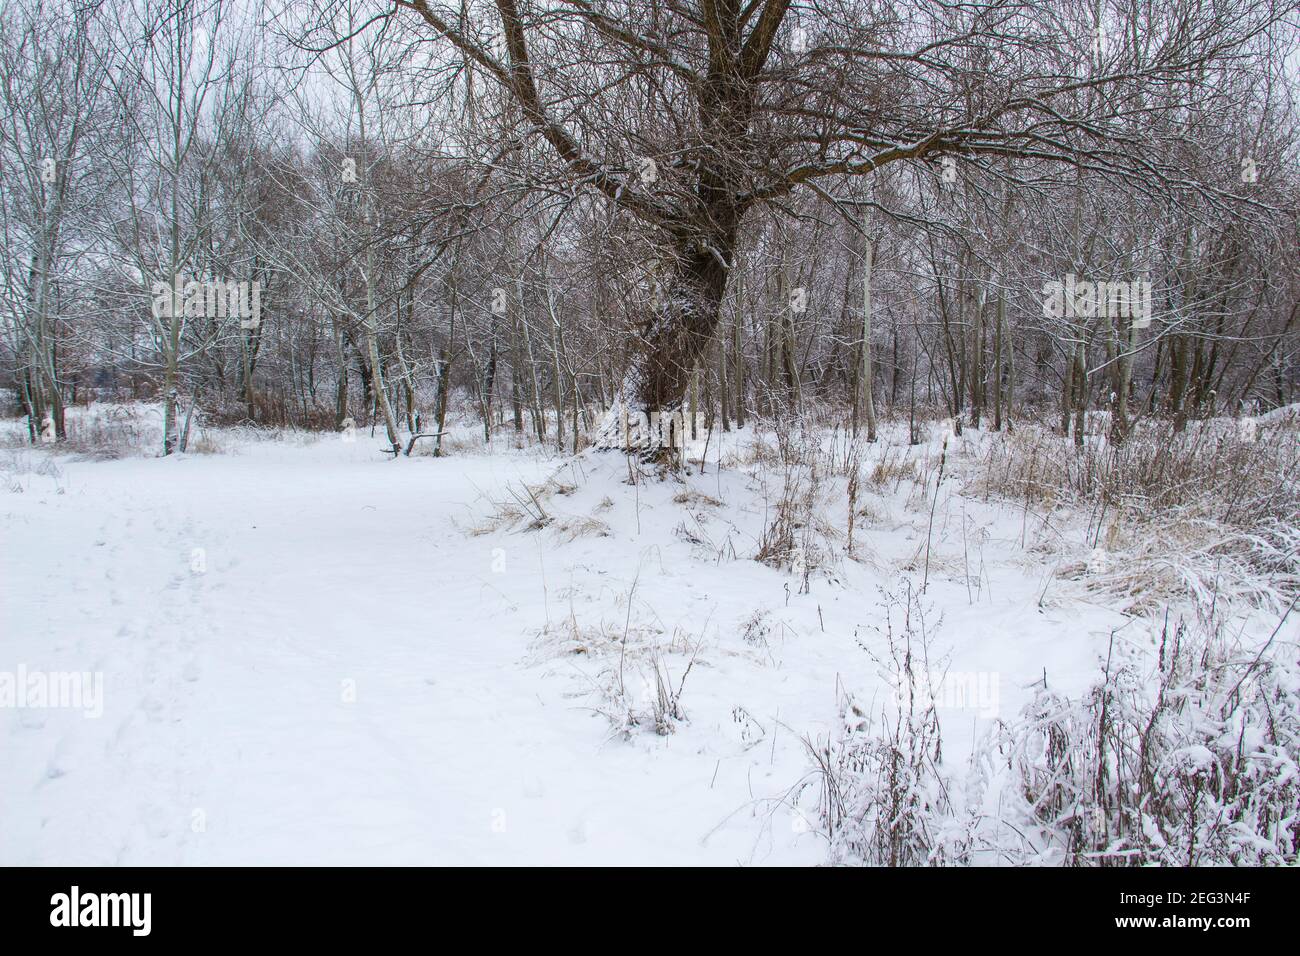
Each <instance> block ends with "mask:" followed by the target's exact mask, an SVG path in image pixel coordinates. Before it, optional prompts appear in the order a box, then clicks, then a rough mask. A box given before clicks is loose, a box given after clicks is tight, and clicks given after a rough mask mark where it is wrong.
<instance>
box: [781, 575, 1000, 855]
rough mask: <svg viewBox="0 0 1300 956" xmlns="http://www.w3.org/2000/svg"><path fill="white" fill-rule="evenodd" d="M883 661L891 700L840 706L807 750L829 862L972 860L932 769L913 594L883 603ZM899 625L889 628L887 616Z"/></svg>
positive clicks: (967, 823)
mask: <svg viewBox="0 0 1300 956" xmlns="http://www.w3.org/2000/svg"><path fill="white" fill-rule="evenodd" d="M884 610H885V615H884V619H885V624H884V628H883V629H882V630H883V634H884V636H885V638H886V646H887V648H888V651H887V658H886V659H884V660H881V661H879V663H880V665H881V666H882V669H883V670H884V671H885V674H886V676H887V678H888V680H889V683H890V684H891V686H893V687H894V688H895V690H896V693H895V695H894V698H893V699H892V700H891V701H888V702H885V703H883V704H881V705H880V706H879V707H878V708H875V709H872V708H869V707H867V706H864V705H862V704H861V703H859V702H858V701H857V700H855V699H854V698H853V697H852V695H846V696H845V697H844V698H842V701H841V713H840V717H841V727H840V730H839V732H838V734H836V735H835V736H834V737H833V738H832V739H829V740H820V741H816V742H814V741H811V740H805V745H806V746H807V748H808V751H809V753H810V754H811V757H812V760H813V763H814V779H815V780H816V781H817V783H818V786H819V788H820V794H819V801H818V816H819V819H820V822H821V825H822V828H823V830H824V832H825V834H826V836H827V837H828V839H829V842H830V846H831V859H832V861H834V862H837V863H856V864H865V865H869V866H959V865H964V864H968V863H970V862H971V854H972V850H973V838H974V832H975V819H976V818H975V817H974V815H972V814H969V813H966V812H965V811H964V810H962V809H961V808H959V807H958V806H957V805H956V804H955V803H954V799H953V798H954V794H955V791H954V788H953V786H952V782H951V781H950V780H948V779H947V778H946V776H945V774H944V772H943V770H942V768H941V766H940V763H941V756H942V747H941V744H942V735H941V732H940V727H939V718H938V713H937V711H936V709H935V705H934V702H935V701H936V700H937V699H939V695H938V694H937V693H936V692H935V690H936V689H935V688H934V687H933V686H931V682H932V680H933V679H934V673H935V672H934V670H933V669H932V666H933V665H934V664H935V663H937V662H933V661H931V660H930V659H929V650H928V648H929V643H930V634H929V633H927V625H926V619H925V612H924V610H923V608H922V606H921V603H920V600H919V599H918V596H917V595H916V594H915V593H914V592H913V591H912V590H911V588H910V587H909V588H907V589H906V590H905V592H904V593H902V594H901V595H899V594H893V593H887V594H886V596H885V606H884ZM896 617H900V618H901V620H900V621H898V622H897V625H896V622H895V618H896Z"/></svg>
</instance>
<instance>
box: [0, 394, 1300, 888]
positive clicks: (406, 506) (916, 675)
mask: <svg viewBox="0 0 1300 956" xmlns="http://www.w3.org/2000/svg"><path fill="white" fill-rule="evenodd" d="M130 414H133V415H141V414H143V415H146V417H147V415H148V411H147V410H145V411H141V410H139V409H136V410H134V411H132V412H131V413H130ZM1267 424H1268V427H1269V428H1273V427H1274V425H1275V423H1267ZM9 427H11V428H16V427H17V426H16V425H15V424H13V423H11V425H10V426H9ZM1096 427H1097V428H1098V430H1099V431H1102V432H1103V433H1104V423H1101V422H1099V423H1097V425H1096ZM1202 427H1204V428H1206V429H1207V430H1208V429H1209V428H1211V427H1218V426H1210V425H1208V424H1204V423H1203V424H1202V425H1198V424H1196V423H1193V424H1192V425H1189V432H1191V431H1192V430H1193V429H1196V428H1202ZM1221 430H1222V431H1226V430H1227V427H1226V426H1224V427H1223V428H1221ZM919 432H920V434H919V443H917V444H912V443H911V442H910V441H909V437H910V435H909V428H908V425H907V423H905V422H902V423H886V424H883V425H882V428H881V433H880V439H879V440H878V441H877V442H875V443H873V444H868V443H866V442H864V441H858V440H854V439H852V438H851V437H850V436H849V435H848V434H847V433H846V432H845V431H844V430H843V429H840V428H836V427H835V425H834V423H833V422H820V423H818V424H817V426H816V427H812V426H809V427H807V428H805V429H797V428H795V429H790V428H774V427H772V426H771V425H767V426H759V427H757V428H756V427H752V426H751V427H750V428H747V429H745V430H743V431H740V432H729V433H725V434H721V435H720V434H718V433H717V432H716V431H715V432H714V433H712V434H708V435H706V434H705V432H704V431H703V430H701V432H700V436H699V440H698V441H696V442H695V443H694V444H693V445H692V447H691V449H690V453H689V454H688V456H687V458H688V464H687V466H686V467H685V468H684V469H683V470H681V471H680V472H674V473H667V474H659V473H655V472H653V471H652V470H651V469H650V468H649V467H648V466H638V465H637V464H636V463H633V462H629V461H628V459H627V458H626V457H625V456H623V455H620V454H617V453H610V452H597V451H588V452H585V453H583V454H581V455H579V456H577V457H559V456H555V455H554V453H553V452H550V451H547V450H544V449H540V448H537V447H530V448H526V449H522V450H521V449H517V448H513V447H511V446H512V444H514V443H513V442H511V441H510V440H504V441H500V442H497V441H494V443H493V446H494V447H493V448H491V449H487V448H484V447H483V446H482V442H481V437H480V438H478V439H476V438H475V434H476V433H475V430H474V427H473V426H472V425H471V424H467V425H466V426H464V427H463V428H462V429H460V430H459V431H457V432H455V433H454V435H453V436H452V437H453V438H454V441H453V442H451V443H449V445H448V446H447V447H445V449H444V451H447V452H449V453H450V457H443V458H432V457H429V456H428V455H427V454H426V455H421V454H417V455H416V456H414V457H412V458H409V459H399V460H397V461H394V460H392V459H391V458H389V457H386V456H384V455H383V454H382V452H381V450H380V446H381V445H382V444H383V443H382V440H381V437H382V436H380V437H377V438H375V439H372V438H371V437H370V435H369V433H368V431H362V430H358V432H357V434H356V435H355V440H354V441H342V440H340V436H337V435H319V434H316V435H312V434H306V433H284V434H281V433H277V432H275V431H273V430H263V429H249V428H243V429H240V428H216V427H210V428H209V427H204V428H203V429H202V430H196V432H195V434H194V438H195V439H200V440H202V441H203V442H205V443H207V446H208V447H206V448H205V449H202V450H205V451H209V452H213V453H211V454H197V453H196V451H197V450H198V449H192V450H191V453H190V454H187V455H183V456H176V457H173V458H171V459H159V458H155V457H152V456H153V455H154V454H156V451H155V450H154V448H153V445H152V444H151V443H150V441H149V440H148V439H146V441H145V443H144V444H145V449H144V450H142V451H141V452H139V453H137V454H125V455H121V456H118V460H113V461H104V460H96V459H97V458H98V457H100V456H95V455H93V454H91V453H80V452H78V453H74V454H66V453H63V452H62V451H60V452H55V453H51V452H50V451H48V450H46V449H41V448H36V449H31V448H26V447H21V446H20V444H19V443H18V442H17V441H11V440H9V439H8V438H6V440H5V442H4V444H5V445H6V449H5V451H4V454H5V455H6V456H8V458H7V459H6V463H7V464H6V467H5V485H6V486H8V491H9V492H10V493H9V494H8V495H7V501H6V505H7V507H6V508H5V509H4V511H3V521H4V524H3V527H4V534H5V540H6V545H7V547H6V549H5V559H4V560H5V565H4V572H5V573H4V588H5V594H4V596H3V597H4V607H5V610H4V612H3V613H4V627H3V630H2V631H0V634H2V637H0V651H2V652H3V653H0V672H4V671H6V670H13V669H14V668H15V667H16V666H17V665H18V664H21V663H25V664H26V665H27V666H28V667H29V668H36V667H44V668H46V669H47V670H51V671H53V670H60V671H63V670H66V671H73V670H76V671H102V672H103V673H104V676H105V692H104V717H105V719H104V720H102V721H95V720H83V719H82V718H81V715H80V714H75V715H70V714H65V713H62V712H55V711H45V712H38V711H34V710H30V709H28V710H10V711H7V712H6V711H4V710H0V722H5V723H0V735H7V740H8V741H9V744H10V745H9V746H8V747H7V750H6V752H7V755H8V757H9V759H7V761H6V762H5V765H4V768H3V769H0V803H3V805H4V806H5V807H6V808H7V813H6V818H7V822H6V825H5V826H4V827H2V828H0V861H6V862H9V861H13V862H65V863H67V862H233V861H248V862H295V863H303V862H370V863H389V862H468V863H473V862H478V863H485V862H529V863H543V862H602V863H645V862H649V863H672V862H677V863H690V862H698V863H715V864H717V863H721V864H734V863H741V864H755V863H769V864H771V863H821V862H827V861H832V862H849V863H869V864H882V865H889V864H894V865H919V864H931V865H935V864H968V863H980V864H1007V863H1035V864H1071V865H1085V864H1123V863H1144V862H1145V863H1185V862H1188V861H1189V860H1190V861H1191V862H1194V863H1214V862H1279V861H1293V860H1294V859H1295V838H1296V837H1295V833H1296V830H1295V827H1296V806H1295V803H1296V769H1295V768H1296V762H1297V728H1296V722H1297V707H1298V705H1297V679H1296V675H1297V673H1298V672H1300V668H1297V666H1296V635H1297V620H1298V618H1297V615H1295V614H1292V615H1291V616H1290V617H1287V616H1285V612H1286V610H1287V607H1288V606H1289V602H1291V601H1292V600H1293V599H1294V595H1295V582H1296V577H1295V548H1294V542H1292V544H1290V545H1288V540H1289V539H1288V538H1287V537H1286V528H1285V524H1286V521H1287V520H1288V519H1287V518H1286V515H1287V514H1288V512H1287V510H1286V509H1287V508H1288V507H1293V504H1294V501H1295V495H1294V490H1295V485H1294V482H1295V474H1294V470H1293V463H1294V450H1293V449H1294V441H1295V431H1294V429H1293V428H1292V429H1291V430H1289V431H1279V432H1272V431H1265V430H1264V429H1263V428H1259V429H1258V430H1257V432H1256V433H1255V435H1254V436H1253V440H1254V441H1264V442H1267V443H1270V444H1271V445H1273V446H1277V445H1281V444H1284V443H1285V442H1287V441H1289V442H1291V443H1292V451H1290V452H1288V451H1287V450H1286V449H1285V448H1278V447H1272V448H1259V449H1250V448H1245V447H1242V448H1238V447H1236V445H1235V444H1234V445H1230V444H1229V443H1228V440H1227V439H1226V438H1224V439H1222V440H1221V441H1220V443H1219V444H1218V445H1216V446H1215V449H1216V450H1217V454H1218V456H1219V459H1220V460H1219V461H1218V462H1217V464H1213V463H1212V464H1211V465H1210V467H1209V470H1208V471H1207V470H1206V469H1204V468H1202V469H1201V470H1195V469H1196V468H1197V467H1199V466H1196V465H1194V464H1193V463H1191V462H1188V461H1187V460H1186V458H1187V456H1186V455H1185V454H1184V450H1183V449H1181V448H1175V449H1173V450H1172V451H1170V452H1169V453H1168V461H1167V463H1166V464H1165V465H1163V466H1160V467H1164V468H1166V469H1172V472H1171V473H1172V474H1176V475H1178V476H1179V478H1178V481H1180V482H1184V484H1186V483H1187V482H1192V484H1193V486H1194V487H1191V486H1189V487H1187V488H1185V489H1184V490H1183V491H1181V492H1180V493H1178V494H1177V495H1173V494H1169V493H1166V492H1165V491H1163V490H1162V489H1163V488H1164V486H1163V485H1162V484H1161V480H1160V479H1159V477H1158V476H1157V477H1152V476H1151V469H1152V468H1155V467H1157V466H1156V464H1155V460H1154V458H1153V457H1152V454H1151V453H1149V452H1146V451H1143V450H1142V448H1141V447H1140V446H1139V447H1137V448H1133V449H1132V450H1131V451H1125V452H1123V453H1122V454H1124V455H1126V456H1128V457H1127V458H1125V459H1121V460H1116V456H1115V455H1114V453H1112V452H1111V451H1109V450H1108V449H1105V448H1104V447H1102V446H1101V443H1100V439H1099V438H1096V437H1094V436H1090V443H1089V446H1088V448H1087V449H1085V452H1084V453H1083V455H1082V456H1079V455H1076V453H1075V452H1074V450H1073V448H1072V446H1070V444H1069V442H1068V441H1066V440H1063V439H1060V438H1058V437H1056V436H1053V435H1051V434H1050V433H1048V432H1046V431H1043V430H1040V429H1038V428H1037V427H1035V426H1033V425H1030V424H1028V423H1018V424H1017V430H1016V431H1015V432H1014V433H1012V434H1011V435H1005V434H991V433H987V432H979V431H975V430H972V429H969V428H967V429H966V430H965V433H964V434H963V435H961V436H957V435H954V434H952V431H951V428H950V427H949V424H948V423H946V422H942V421H938V422H927V423H923V424H922V425H921V427H920V429H919ZM1198 434H1199V433H1197V432H1192V434H1191V435H1190V437H1189V439H1188V440H1189V441H1191V440H1197V441H1208V440H1209V439H1208V438H1205V437H1204V436H1202V437H1199V438H1198V437H1197V435H1198ZM1139 437H1140V436H1139ZM192 440H193V439H192ZM1141 440H1143V441H1144V440H1145V439H1141ZM1216 440H1218V439H1216ZM1251 440H1252V438H1251V437H1250V436H1241V437H1240V438H1239V442H1240V443H1242V444H1244V443H1246V442H1248V441H1251ZM1288 454H1290V455H1291V457H1290V458H1288V457H1287V455H1288ZM1108 455H1109V456H1110V458H1111V460H1107V456H1108ZM701 459H703V460H701ZM1067 459H1069V460H1067ZM1216 469H1217V471H1216ZM1265 469H1278V470H1275V471H1274V472H1273V473H1272V475H1271V477H1269V476H1268V475H1265V474H1258V473H1260V472H1262V471H1263V470H1265ZM1288 469H1291V470H1288ZM1031 471H1032V473H1033V477H1032V478H1030V477H1029V474H1030V472H1031ZM1089 475H1090V476H1091V477H1087V476H1089ZM1216 475H1217V476H1219V477H1218V478H1216V477H1215V476H1216ZM1214 481H1218V484H1215V485H1213V487H1214V488H1220V489H1225V490H1222V491H1220V492H1219V493H1224V494H1226V493H1228V491H1227V490H1231V492H1232V493H1233V494H1234V496H1235V498H1234V500H1235V501H1237V502H1238V503H1239V504H1240V505H1241V507H1240V508H1239V509H1234V510H1233V511H1232V512H1228V513H1226V514H1225V511H1224V510H1218V511H1216V510H1215V509H1214V508H1213V507H1211V505H1210V504H1209V503H1208V502H1207V500H1205V499H1207V498H1208V494H1207V493H1206V489H1207V487H1209V486H1210V484H1211V482H1214ZM1268 491H1271V492H1272V495H1271V496H1269V495H1268V494H1266V492H1268ZM1137 495H1142V496H1145V497H1143V498H1141V499H1136V501H1135V500H1134V496H1137ZM1161 495H1164V497H1161ZM1250 496H1254V497H1250ZM1265 506H1267V507H1265ZM1157 508H1159V509H1167V510H1168V511H1169V512H1170V513H1173V514H1175V515H1176V516H1177V517H1178V519H1179V520H1178V522H1176V524H1177V525H1178V527H1180V528H1181V529H1183V530H1180V531H1177V532H1176V536H1171V537H1168V538H1167V539H1162V540H1164V541H1165V544H1164V545H1161V547H1165V548H1166V550H1165V551H1164V552H1163V555H1164V558H1165V560H1166V562H1167V564H1168V566H1170V567H1173V568H1176V569H1178V570H1177V572H1176V573H1171V574H1168V575H1166V574H1163V573H1157V572H1156V571H1154V570H1151V568H1153V567H1163V566H1164V565H1159V564H1158V561H1157V558H1156V556H1155V552H1154V551H1153V550H1152V549H1153V548H1154V547H1155V546H1154V545H1149V544H1148V543H1147V537H1145V536H1146V535H1147V534H1148V533H1149V534H1154V535H1160V534H1164V533H1165V531H1166V528H1165V526H1164V525H1162V523H1161V522H1160V520H1159V515H1158V514H1153V513H1152V512H1153V511H1155V510H1156V509H1157ZM1180 509H1181V510H1180ZM1252 516H1254V517H1253V518H1252ZM1278 527H1281V528H1282V530H1281V531H1280V532H1277V533H1275V532H1273V531H1270V530H1269V529H1270V528H1275V529H1276V528H1278ZM1294 528H1295V523H1294V520H1292V523H1291V525H1290V531H1291V532H1294ZM1144 529H1145V530H1144ZM1171 534H1175V533H1171ZM1229 538H1230V539H1231V544H1230V545H1227V546H1225V545H1223V544H1222V541H1223V540H1227V539H1229ZM1175 547H1177V548H1178V550H1174V549H1175ZM1288 549H1289V550H1288ZM196 555H198V559H197V561H198V566H201V570H198V571H196V570H195V567H196V564H195V562H196V557H195V556H196ZM1216 560H1217V562H1218V563H1217V565H1216V564H1214V563H1213V562H1214V561H1216ZM1207 562H1209V563H1207ZM51 568H54V569H55V571H54V573H51V571H50V569H51ZM69 595H71V597H72V599H71V600H68V599H67V597H68V596H69ZM1279 622H1281V623H1279ZM340 685H342V686H343V688H344V690H343V693H342V695H340V692H339V688H340ZM349 688H350V689H349ZM349 694H350V696H349ZM104 794H108V795H109V796H108V797H104V796H103V795H104ZM196 820H202V821H203V825H202V826H201V827H198V826H197V824H195V822H194V821H196Z"/></svg>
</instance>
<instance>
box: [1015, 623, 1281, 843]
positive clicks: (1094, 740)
mask: <svg viewBox="0 0 1300 956" xmlns="http://www.w3.org/2000/svg"><path fill="white" fill-rule="evenodd" d="M1279 627H1280V626H1279ZM1270 650H1271V648H1269V647H1267V646H1266V647H1265V648H1264V649H1263V650H1260V651H1258V652H1257V653H1255V654H1250V653H1243V652H1242V650H1241V649H1240V648H1236V647H1233V646H1230V645H1229V643H1228V641H1227V640H1226V639H1225V637H1224V632H1223V628H1222V627H1221V626H1220V625H1218V624H1210V623H1207V622H1204V621H1199V622H1195V623H1191V624H1189V623H1188V622H1186V621H1182V620H1180V621H1179V622H1178V623H1177V624H1175V625H1173V626H1168V625H1166V627H1165V629H1164V631H1163V634H1162V636H1161V643H1160V653H1159V659H1158V662H1157V664H1156V673H1155V674H1147V673H1144V669H1143V667H1142V666H1141V663H1140V659H1139V658H1137V657H1134V656H1132V655H1128V654H1122V653H1121V652H1120V649H1119V648H1118V647H1116V648H1114V650H1113V652H1112V656H1111V659H1110V660H1109V661H1108V663H1107V665H1106V668H1105V671H1104V672H1103V675H1102V678H1101V680H1100V681H1098V682H1097V683H1096V684H1095V685H1094V686H1093V687H1092V689H1091V690H1090V691H1089V692H1088V693H1087V694H1086V695H1084V696H1083V697H1081V698H1079V699H1070V698H1065V697H1062V696H1060V695H1057V694H1055V693H1052V692H1050V691H1049V690H1047V689H1043V690H1041V691H1040V692H1039V693H1038V694H1037V695H1036V697H1035V699H1034V700H1033V702H1032V703H1031V704H1030V705H1029V706H1028V707H1027V708H1026V709H1025V711H1024V712H1023V713H1022V715H1021V718H1022V719H1021V720H1020V721H1019V722H1018V723H1016V724H1015V725H1012V726H1008V727H1004V728H1002V730H1001V733H1000V738H999V739H998V740H997V743H996V748H997V752H998V753H999V755H1000V756H1001V758H1002V759H1003V760H1005V761H1006V765H1007V766H1008V767H1009V768H1010V769H1011V770H1012V772H1013V775H1014V778H1015V783H1016V790H1017V792H1018V794H1019V796H1020V798H1021V799H1022V801H1023V805H1022V807H1021V810H1022V811H1023V813H1024V815H1025V817H1026V818H1027V821H1029V822H1031V823H1032V824H1035V825H1036V827H1037V829H1038V830H1039V832H1040V833H1041V835H1042V839H1043V840H1044V841H1045V845H1046V849H1045V850H1044V851H1043V852H1042V854H1041V857H1040V859H1039V860H1037V862H1061V863H1065V864H1067V865H1076V866H1098V865H1102V866H1122V865H1151V864H1158V865H1166V866H1207V865H1247V866H1259V865H1283V864H1294V863H1295V862H1296V860H1297V856H1296V850H1297V839H1298V838H1300V668H1297V667H1296V666H1295V658H1294V652H1293V651H1291V652H1289V654H1290V656H1289V657H1288V656H1287V655H1286V654H1276V655H1275V656H1274V657H1272V658H1270V657H1269V656H1268V653H1269V651H1270Z"/></svg>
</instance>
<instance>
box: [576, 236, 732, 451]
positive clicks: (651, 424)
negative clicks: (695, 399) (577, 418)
mask: <svg viewBox="0 0 1300 956" xmlns="http://www.w3.org/2000/svg"><path fill="white" fill-rule="evenodd" d="M712 245H713V249H712V251H710V250H709V249H702V248H699V247H698V246H693V247H692V248H691V249H690V250H688V251H685V252H682V253H681V254H680V255H679V258H678V267H677V270H676V273H675V274H674V275H673V277H672V280H671V282H670V283H669V284H668V286H667V289H666V292H665V295H664V296H663V298H662V300H661V302H660V305H659V308H658V309H657V310H656V311H655V312H653V313H652V314H651V315H650V316H649V317H648V318H647V319H646V320H645V322H644V323H643V324H642V327H641V329H640V331H639V334H638V335H637V336H636V338H635V339H634V341H633V343H632V349H631V355H630V357H629V360H628V367H627V372H626V374H625V375H624V377H623V382H622V385H620V386H619V390H618V394H617V395H616V397H615V401H614V404H613V406H612V407H611V408H610V410H609V412H608V413H607V414H606V415H605V419H604V421H603V422H602V423H601V425H600V428H599V429H598V431H597V434H596V440H595V446H596V447H597V448H606V449H610V448H620V449H625V450H627V451H639V452H641V453H643V454H644V455H645V457H647V458H660V457H662V456H663V455H665V454H671V453H672V448H673V445H674V443H675V442H677V441H678V439H677V438H676V436H675V435H674V434H673V429H672V427H671V426H670V425H669V422H671V421H672V420H673V417H674V416H676V415H678V414H679V413H680V412H681V409H682V402H683V399H684V398H685V395H686V388H687V385H688V384H689V383H690V377H691V370H692V369H693V368H694V367H695V364H696V362H697V361H699V360H700V359H701V358H702V357H703V355H704V353H705V351H706V349H707V348H708V344H709V341H710V339H711V338H712V337H713V334H714V331H715V330H716V329H717V326H718V316H719V314H720V309H721V305H722V296H723V293H724V292H725V291H726V287H727V274H728V271H729V263H730V261H731V254H732V251H733V249H732V246H733V242H732V238H731V237H727V239H726V241H724V242H717V243H715V244H712ZM625 415H626V419H625V417H624V416H625ZM625 420H626V422H627V434H626V436H625V435H624V424H623V423H624V421H625Z"/></svg>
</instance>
